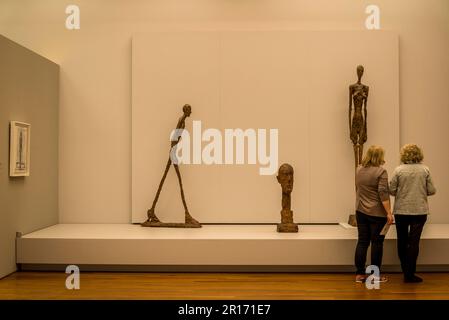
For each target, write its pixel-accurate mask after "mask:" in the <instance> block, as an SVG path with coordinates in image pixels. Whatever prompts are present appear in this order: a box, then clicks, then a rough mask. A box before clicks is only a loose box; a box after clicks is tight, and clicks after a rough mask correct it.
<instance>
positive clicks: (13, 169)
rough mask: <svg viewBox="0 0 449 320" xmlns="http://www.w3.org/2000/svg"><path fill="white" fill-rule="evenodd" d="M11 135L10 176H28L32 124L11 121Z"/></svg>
mask: <svg viewBox="0 0 449 320" xmlns="http://www.w3.org/2000/svg"><path fill="white" fill-rule="evenodd" d="M9 137H10V142H9V176H10V177H27V176H29V175H30V138H31V125H30V124H28V123H24V122H19V121H11V123H10V136H9Z"/></svg>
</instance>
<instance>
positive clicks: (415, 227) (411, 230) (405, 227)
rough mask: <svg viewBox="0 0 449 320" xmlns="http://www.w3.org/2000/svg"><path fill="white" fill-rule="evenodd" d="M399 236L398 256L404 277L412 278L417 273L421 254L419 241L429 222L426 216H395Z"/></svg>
mask: <svg viewBox="0 0 449 320" xmlns="http://www.w3.org/2000/svg"><path fill="white" fill-rule="evenodd" d="M394 219H395V221H396V232H397V236H398V255H399V260H400V261H401V267H402V272H404V277H406V278H407V277H412V276H413V275H414V274H415V272H416V260H418V254H419V240H420V239H421V233H422V230H423V228H424V224H425V223H426V221H427V215H426V214H420V215H403V214H397V215H395V216H394Z"/></svg>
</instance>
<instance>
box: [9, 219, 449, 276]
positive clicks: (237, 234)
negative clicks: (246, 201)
mask: <svg viewBox="0 0 449 320" xmlns="http://www.w3.org/2000/svg"><path fill="white" fill-rule="evenodd" d="M395 238H396V233H395V229H394V227H392V228H391V229H390V231H389V234H388V235H387V238H386V240H385V246H384V259H383V262H384V265H396V266H397V265H398V264H399V261H398V259H397V255H396V241H395ZM356 242H357V229H355V228H346V227H344V226H341V225H300V226H299V233H277V232H276V226H275V225H251V226H242V225H239V226H229V225H206V226H203V228H200V229H169V228H143V227H141V226H139V225H131V224H58V225H55V226H52V227H49V228H46V229H43V230H40V231H36V232H33V233H30V234H27V235H24V236H22V237H21V238H18V239H17V263H19V264H24V265H68V264H76V265H103V266H105V265H109V266H111V265H115V266H198V267H200V266H231V267H232V266H234V267H235V266H287V267H288V266H290V267H293V266H306V267H307V266H309V270H308V271H314V270H315V269H314V268H311V267H312V266H317V267H319V266H321V267H326V266H348V267H352V266H353V263H354V262H353V261H354V250H355V246H356ZM448 249H449V224H429V225H426V226H425V229H424V233H423V236H422V241H421V253H420V257H419V261H418V263H419V264H420V265H426V266H436V267H438V266H439V267H440V269H441V268H442V269H443V270H444V269H445V268H446V267H447V266H449V250H448ZM368 261H369V259H368ZM318 269H319V268H318ZM318 269H316V271H320V270H318ZM198 270H199V269H198Z"/></svg>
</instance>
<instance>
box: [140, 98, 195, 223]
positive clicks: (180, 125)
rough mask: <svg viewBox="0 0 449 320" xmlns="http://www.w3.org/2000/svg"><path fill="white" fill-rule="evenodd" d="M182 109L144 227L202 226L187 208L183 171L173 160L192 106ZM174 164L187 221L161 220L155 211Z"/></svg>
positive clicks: (185, 106)
mask: <svg viewBox="0 0 449 320" xmlns="http://www.w3.org/2000/svg"><path fill="white" fill-rule="evenodd" d="M182 111H183V113H184V114H183V115H182V116H181V117H180V118H179V120H178V124H177V125H176V133H175V134H176V137H177V138H176V140H174V141H173V140H172V141H171V147H170V154H169V157H168V161H167V165H166V167H165V171H164V175H163V176H162V180H161V182H160V184H159V188H158V189H157V192H156V196H155V197H154V200H153V205H152V206H151V208H150V209H149V210H148V220H147V221H145V222H143V223H142V224H141V225H142V226H143V227H171V228H201V224H200V223H199V222H198V221H196V220H195V219H194V218H193V217H192V216H191V215H190V213H189V209H187V203H186V199H185V196H184V189H183V187H182V179H181V173H180V172H179V165H178V163H177V161H172V157H173V156H176V148H177V145H178V143H179V141H180V140H181V133H182V130H184V129H185V126H186V124H185V120H186V118H187V117H189V116H190V114H191V113H192V108H191V107H190V105H188V104H186V105H184V107H183V108H182ZM172 164H173V167H174V168H175V171H176V175H177V177H178V182H179V187H180V189H181V199H182V204H183V205H184V210H185V223H164V222H161V221H160V220H159V219H158V217H157V216H156V214H155V212H154V211H155V209H156V203H157V201H158V199H159V195H160V194H161V190H162V186H163V185H164V182H165V178H166V177H167V173H168V171H169V170H170V166H171V165H172Z"/></svg>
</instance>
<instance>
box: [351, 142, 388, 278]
mask: <svg viewBox="0 0 449 320" xmlns="http://www.w3.org/2000/svg"><path fill="white" fill-rule="evenodd" d="M384 153H385V152H384V150H383V149H382V148H381V147H378V146H371V147H370V148H369V149H368V151H367V152H366V154H365V157H364V158H363V160H362V165H361V166H360V167H359V168H357V173H356V177H355V184H356V191H357V199H356V208H357V209H356V218H357V229H358V242H357V248H356V250H355V265H356V268H357V274H356V281H357V282H363V281H365V280H366V277H367V275H366V273H365V263H366V253H367V251H368V247H369V245H370V243H371V265H375V266H377V267H378V268H379V270H380V268H381V265H382V254H383V242H384V238H385V236H382V235H380V232H381V231H382V229H383V227H384V226H385V224H386V223H388V224H392V223H393V215H392V214H391V207H390V195H389V190H388V174H387V171H386V170H385V169H384V168H382V165H383V164H384V163H385V161H384ZM378 281H379V282H385V281H387V279H386V278H385V277H380V279H378Z"/></svg>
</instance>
